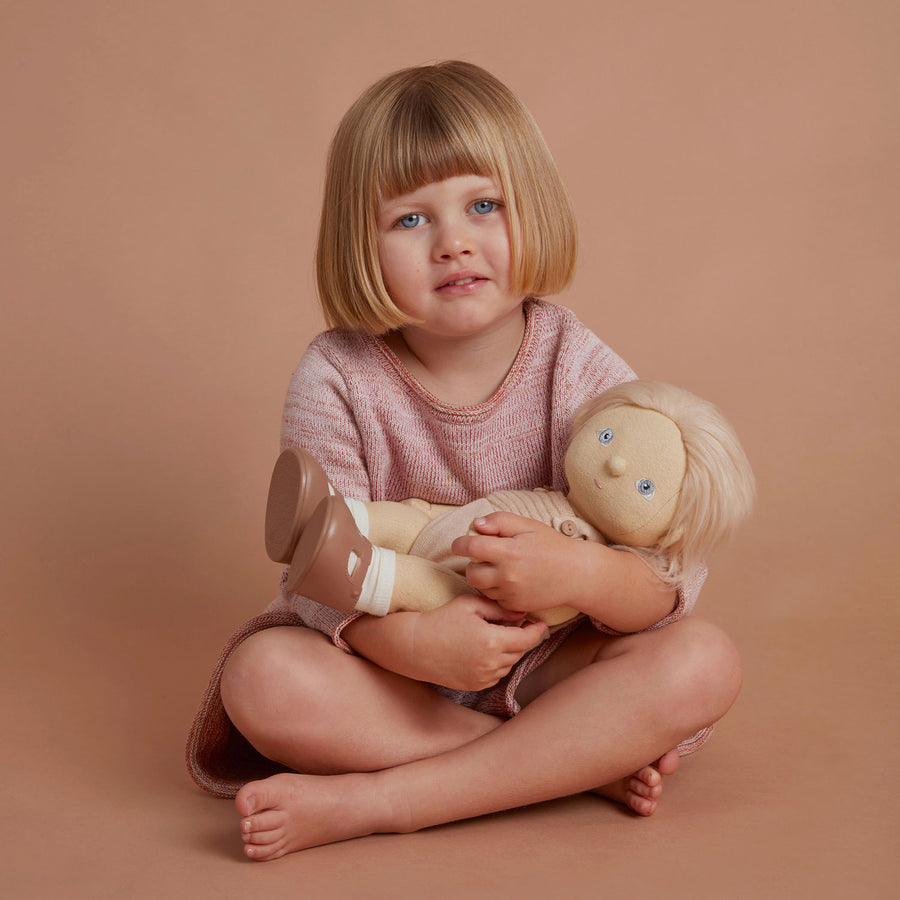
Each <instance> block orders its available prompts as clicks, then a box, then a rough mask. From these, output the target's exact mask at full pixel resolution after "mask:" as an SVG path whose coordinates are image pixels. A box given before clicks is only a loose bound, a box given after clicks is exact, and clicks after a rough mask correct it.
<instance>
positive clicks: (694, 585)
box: [591, 566, 707, 636]
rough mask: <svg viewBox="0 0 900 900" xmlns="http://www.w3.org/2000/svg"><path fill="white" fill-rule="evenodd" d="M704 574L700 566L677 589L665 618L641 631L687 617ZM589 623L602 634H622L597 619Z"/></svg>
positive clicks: (653, 629)
mask: <svg viewBox="0 0 900 900" xmlns="http://www.w3.org/2000/svg"><path fill="white" fill-rule="evenodd" d="M706 574H707V573H706V567H705V566H700V568H699V569H697V570H696V571H695V572H694V574H693V575H691V577H690V578H688V579H687V580H686V581H685V582H684V584H682V585H681V586H680V587H679V588H678V591H677V594H676V600H675V608H674V609H673V610H672V611H671V612H670V613H669V614H668V615H667V616H663V618H662V619H660V620H659V621H658V622H656V623H654V624H653V625H651V626H649V627H648V628H645V629H643V630H644V631H655V630H656V629H657V628H662V627H663V626H664V625H670V624H671V623H672V622H677V621H678V620H679V619H681V618H683V617H684V616H686V615H688V613H690V612H691V610H693V608H694V604H695V603H696V602H697V597H698V596H699V595H700V588H702V587H703V582H705V581H706ZM591 622H592V623H593V625H594V627H595V628H596V629H597V630H598V631H602V632H603V633H604V634H612V635H616V636H619V635H621V634H622V632H621V631H616V630H615V629H614V628H610V627H609V626H608V625H604V624H603V622H601V621H600V620H599V619H595V618H593V617H591Z"/></svg>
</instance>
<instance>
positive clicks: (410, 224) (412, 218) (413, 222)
mask: <svg viewBox="0 0 900 900" xmlns="http://www.w3.org/2000/svg"><path fill="white" fill-rule="evenodd" d="M424 218H425V217H424V216H423V215H421V214H420V213H410V214H409V215H408V216H404V217H403V218H402V219H401V220H400V221H399V222H398V223H397V224H398V225H399V226H400V227H401V228H415V227H416V226H417V225H421V224H422V220H423V219H424Z"/></svg>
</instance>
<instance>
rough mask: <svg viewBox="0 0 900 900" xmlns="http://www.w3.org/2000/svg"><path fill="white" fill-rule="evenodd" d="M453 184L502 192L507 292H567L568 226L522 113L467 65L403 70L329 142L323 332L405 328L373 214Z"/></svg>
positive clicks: (568, 214) (548, 161) (552, 172)
mask: <svg viewBox="0 0 900 900" xmlns="http://www.w3.org/2000/svg"><path fill="white" fill-rule="evenodd" d="M457 175H481V176H485V177H490V178H494V179H495V180H496V181H497V182H498V187H499V188H500V191H501V193H502V198H501V199H502V200H503V202H504V204H505V205H506V209H507V213H508V220H509V234H510V250H511V259H512V264H511V272H510V279H511V287H512V290H513V291H515V292H516V293H521V295H522V296H523V297H526V296H535V295H541V294H553V293H557V292H558V291H561V290H563V288H565V287H566V286H567V285H568V284H569V282H570V281H571V279H572V275H573V274H574V268H575V256H576V231H575V219H574V216H573V213H572V207H571V204H570V202H569V198H568V195H567V194H566V190H565V188H564V187H563V184H562V180H561V179H560V177H559V172H558V171H557V168H556V164H555V163H554V162H553V158H552V156H551V155H550V151H549V149H548V148H547V145H546V143H545V142H544V138H543V137H542V135H541V133H540V131H539V130H538V127H537V125H536V123H535V121H534V119H533V118H532V116H531V114H530V113H529V112H528V110H527V109H526V108H525V107H524V106H523V105H522V103H521V102H520V101H519V100H518V98H517V97H516V96H515V95H514V94H513V93H512V92H511V91H510V90H509V88H507V87H506V86H505V85H503V84H502V83H501V82H500V81H498V80H497V79H496V78H495V77H494V76H493V75H491V74H490V73H488V72H486V71H485V70H484V69H482V68H479V67H478V66H475V65H472V64H471V63H466V62H459V61H449V62H444V63H439V64H437V65H431V66H421V67H416V68H410V69H403V70H401V71H399V72H395V73H394V74H392V75H388V76H387V77H386V78H383V79H382V80H380V81H378V82H377V83H375V84H374V85H372V87H370V88H369V89H368V90H367V91H365V92H364V93H363V94H362V96H361V97H360V98H359V99H358V100H357V101H356V102H355V103H354V104H353V106H351V107H350V109H349V110H348V111H347V114H346V115H345V116H344V118H343V119H342V121H341V123H340V125H339V126H338V130H337V132H336V133H335V136H334V139H333V141H332V143H331V149H330V152H329V156H328V164H327V169H326V175H325V190H324V196H323V202H322V217H321V221H320V226H319V240H318V247H317V251H316V279H317V284H318V290H319V299H320V301H321V304H322V308H323V311H324V313H325V318H326V321H327V322H328V325H329V326H330V327H334V328H344V329H349V330H352V331H365V332H369V333H372V334H380V333H383V332H385V331H389V330H391V329H394V328H399V327H402V326H403V325H406V324H410V323H411V322H412V321H413V320H412V319H410V318H409V317H408V316H406V315H405V314H404V313H402V312H401V311H400V310H399V309H398V308H397V307H396V306H395V305H394V303H393V301H392V300H391V298H390V296H389V295H388V292H387V290H386V288H385V286H384V281H383V280H382V277H381V267H380V265H379V260H378V245H377V230H376V215H377V211H378V207H379V205H380V204H381V203H382V202H383V201H384V200H388V199H391V198H392V197H396V196H398V195H400V194H406V193H408V192H410V191H413V190H415V189H416V188H419V187H422V186H423V185H425V184H429V183H431V182H434V181H442V180H443V179H445V178H452V177H454V176H457Z"/></svg>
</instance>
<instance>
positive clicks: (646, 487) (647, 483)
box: [634, 478, 656, 500]
mask: <svg viewBox="0 0 900 900" xmlns="http://www.w3.org/2000/svg"><path fill="white" fill-rule="evenodd" d="M634 486H635V487H636V488H637V489H638V493H639V494H640V495H641V496H642V497H644V498H646V499H647V500H650V499H651V498H652V497H653V495H654V493H656V485H655V484H654V483H653V482H652V481H651V480H650V479H649V478H639V479H638V480H637V481H636V482H635V483H634Z"/></svg>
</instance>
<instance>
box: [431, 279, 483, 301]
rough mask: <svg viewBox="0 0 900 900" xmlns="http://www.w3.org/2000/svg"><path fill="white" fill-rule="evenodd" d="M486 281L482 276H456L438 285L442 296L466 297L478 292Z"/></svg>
mask: <svg viewBox="0 0 900 900" xmlns="http://www.w3.org/2000/svg"><path fill="white" fill-rule="evenodd" d="M486 281H487V279H486V278H483V277H482V276H481V275H456V276H454V277H453V278H448V279H447V281H445V282H443V283H442V284H440V285H438V287H437V291H438V293H440V294H450V295H453V296H465V295H466V294H471V293H472V292H473V291H477V290H478V288H480V287H481V285H483V284H484V283H485V282H486Z"/></svg>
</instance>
